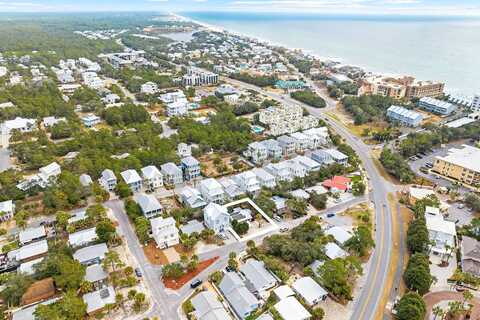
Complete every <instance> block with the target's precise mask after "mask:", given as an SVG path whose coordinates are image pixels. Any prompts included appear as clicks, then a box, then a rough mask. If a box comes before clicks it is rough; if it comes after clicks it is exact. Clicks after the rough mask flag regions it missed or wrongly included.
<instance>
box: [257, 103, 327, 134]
mask: <svg viewBox="0 0 480 320" xmlns="http://www.w3.org/2000/svg"><path fill="white" fill-rule="evenodd" d="M259 121H260V122H261V123H263V124H264V125H267V126H268V127H269V130H268V133H269V134H271V135H273V136H279V135H282V134H289V133H294V132H296V131H299V130H306V129H310V128H314V127H316V126H318V118H316V117H313V116H303V109H302V107H300V106H297V105H294V106H287V105H281V106H275V107H269V108H267V109H264V110H262V111H260V113H259Z"/></svg>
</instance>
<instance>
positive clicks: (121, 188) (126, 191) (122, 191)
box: [115, 181, 132, 199]
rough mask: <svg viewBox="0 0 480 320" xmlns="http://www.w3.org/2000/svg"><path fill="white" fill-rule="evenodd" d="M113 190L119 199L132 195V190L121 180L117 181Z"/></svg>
mask: <svg viewBox="0 0 480 320" xmlns="http://www.w3.org/2000/svg"><path fill="white" fill-rule="evenodd" d="M115 192H116V193H117V194H118V196H119V197H120V198H121V199H124V198H127V197H130V196H131V195H132V190H130V187H129V186H128V185H127V184H126V183H125V182H123V181H120V182H119V183H117V187H116V188H115Z"/></svg>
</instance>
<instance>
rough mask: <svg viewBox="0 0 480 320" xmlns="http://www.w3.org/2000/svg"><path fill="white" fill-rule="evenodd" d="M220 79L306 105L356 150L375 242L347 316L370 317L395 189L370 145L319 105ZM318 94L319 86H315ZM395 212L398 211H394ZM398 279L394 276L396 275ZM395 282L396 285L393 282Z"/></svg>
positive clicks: (382, 281) (383, 273)
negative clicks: (372, 212) (362, 282)
mask: <svg viewBox="0 0 480 320" xmlns="http://www.w3.org/2000/svg"><path fill="white" fill-rule="evenodd" d="M222 80H224V81H226V82H229V83H231V84H233V85H236V86H239V87H243V88H245V89H251V90H255V91H258V92H260V93H262V94H264V95H266V96H269V97H270V98H273V99H276V100H279V101H283V102H284V103H288V104H297V105H301V106H302V107H304V108H306V109H307V110H308V111H309V112H310V114H311V115H314V116H317V117H319V118H320V119H323V120H326V121H327V122H328V123H329V124H330V126H331V127H332V128H333V129H334V130H335V131H336V132H337V133H338V134H340V135H341V136H342V137H343V138H344V139H345V141H346V143H347V144H348V145H350V146H351V147H352V148H353V149H354V150H355V151H356V152H357V154H358V156H359V157H360V159H361V161H362V162H363V165H364V167H365V170H366V171H367V173H368V175H369V178H370V187H371V188H372V190H373V192H372V194H371V201H373V202H374V203H375V213H376V214H375V224H376V231H375V243H376V247H375V250H374V252H373V255H372V257H371V258H370V266H369V268H368V275H367V280H366V283H367V284H368V285H366V286H364V288H363V289H362V292H361V294H360V296H359V297H357V298H358V299H357V300H356V303H355V306H354V310H353V315H352V318H351V319H355V320H357V319H358V320H363V319H365V320H370V319H374V317H375V313H376V311H377V307H378V304H379V302H380V299H381V294H380V293H381V290H380V289H383V288H385V286H386V280H387V273H388V268H389V264H390V253H391V250H392V248H393V241H392V236H391V235H392V212H391V210H390V206H389V205H388V198H387V197H388V193H390V192H393V191H395V187H394V186H393V185H392V184H391V183H390V182H389V181H386V180H385V179H383V177H382V176H381V175H380V172H379V171H378V169H377V168H376V166H375V164H374V162H373V159H372V158H371V156H370V151H371V150H370V148H369V147H368V146H367V145H365V144H364V143H363V142H362V141H361V140H360V139H358V138H357V137H356V136H354V135H353V134H352V133H350V132H349V131H348V130H347V129H346V128H345V126H343V124H341V123H338V122H336V120H335V119H333V118H332V117H330V116H328V115H327V114H325V113H324V110H322V109H316V108H312V107H310V106H308V105H306V104H303V103H300V102H298V101H296V100H293V99H292V98H290V97H289V96H287V95H282V94H277V93H273V92H269V91H266V90H263V89H262V88H259V87H256V86H253V85H250V84H246V83H243V82H240V81H236V80H232V79H229V78H222ZM316 91H317V93H318V94H322V93H321V92H319V91H320V90H316ZM322 96H323V98H324V99H325V101H326V103H327V108H329V109H330V108H333V107H334V105H335V104H336V102H335V101H334V100H332V99H330V98H329V97H325V96H324V95H322ZM397 214H398V213H397ZM396 280H397V281H398V279H396ZM397 286H398V285H397Z"/></svg>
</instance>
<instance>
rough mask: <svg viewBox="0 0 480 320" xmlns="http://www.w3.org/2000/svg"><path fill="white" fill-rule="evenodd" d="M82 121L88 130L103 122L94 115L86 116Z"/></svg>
mask: <svg viewBox="0 0 480 320" xmlns="http://www.w3.org/2000/svg"><path fill="white" fill-rule="evenodd" d="M81 119H82V122H83V125H84V126H85V127H87V128H92V127H94V126H96V125H97V124H99V123H100V121H101V119H100V117H99V116H96V115H94V114H87V115H86V116H83V117H82V118H81Z"/></svg>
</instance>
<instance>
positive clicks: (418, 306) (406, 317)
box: [396, 292, 427, 320]
mask: <svg viewBox="0 0 480 320" xmlns="http://www.w3.org/2000/svg"><path fill="white" fill-rule="evenodd" d="M396 310H397V318H398V320H423V319H424V318H425V314H426V312H427V307H426V305H425V302H424V301H423V299H422V297H421V296H420V295H419V294H418V293H416V292H407V293H406V294H405V295H404V296H403V297H402V298H401V299H400V301H399V302H398V305H397V307H396Z"/></svg>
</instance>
